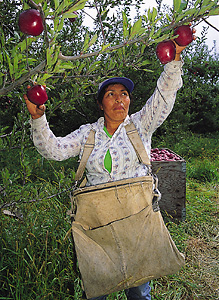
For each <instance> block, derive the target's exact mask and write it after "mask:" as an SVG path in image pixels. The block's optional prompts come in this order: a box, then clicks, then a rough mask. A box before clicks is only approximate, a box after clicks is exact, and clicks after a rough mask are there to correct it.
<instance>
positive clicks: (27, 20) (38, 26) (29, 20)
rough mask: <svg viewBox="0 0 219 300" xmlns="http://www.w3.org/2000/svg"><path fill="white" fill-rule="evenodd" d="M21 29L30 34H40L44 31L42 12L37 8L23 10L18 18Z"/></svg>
mask: <svg viewBox="0 0 219 300" xmlns="http://www.w3.org/2000/svg"><path fill="white" fill-rule="evenodd" d="M18 26H19V28H20V30H21V31H22V32H23V33H25V34H28V35H33V36H38V35H40V34H41V32H42V31H43V21H42V18H41V15H40V12H39V11H38V10H36V9H28V10H25V11H23V12H22V13H21V14H20V16H19V20H18Z"/></svg>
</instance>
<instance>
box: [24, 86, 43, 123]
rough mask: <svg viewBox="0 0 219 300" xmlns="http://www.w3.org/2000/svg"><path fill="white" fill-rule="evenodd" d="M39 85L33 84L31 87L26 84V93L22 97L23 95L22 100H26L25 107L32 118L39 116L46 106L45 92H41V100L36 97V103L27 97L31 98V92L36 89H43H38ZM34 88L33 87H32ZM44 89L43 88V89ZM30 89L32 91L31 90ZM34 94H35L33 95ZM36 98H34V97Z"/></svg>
mask: <svg viewBox="0 0 219 300" xmlns="http://www.w3.org/2000/svg"><path fill="white" fill-rule="evenodd" d="M38 87H39V85H35V86H33V87H32V88H31V87H30V86H27V89H28V91H27V95H26V94H25V95H24V96H23V97H24V100H25V102H26V105H27V109H28V111H29V113H30V114H31V117H32V119H38V118H40V117H42V115H43V114H44V112H45V110H46V107H45V105H44V103H45V102H46V100H47V99H48V97H47V94H45V93H46V92H45V93H44V92H43V97H44V98H42V99H41V100H39V99H38V101H36V102H37V103H34V101H33V99H32V101H30V100H31V99H29V98H28V97H30V98H31V95H32V96H33V92H34V91H35V93H36V91H37V90H38V91H41V90H43V89H44V87H43V86H42V87H43V89H38ZM34 88H35V89H34ZM44 90H45V89H44ZM31 91H32V92H31ZM35 96H36V95H35ZM35 100H36V99H35Z"/></svg>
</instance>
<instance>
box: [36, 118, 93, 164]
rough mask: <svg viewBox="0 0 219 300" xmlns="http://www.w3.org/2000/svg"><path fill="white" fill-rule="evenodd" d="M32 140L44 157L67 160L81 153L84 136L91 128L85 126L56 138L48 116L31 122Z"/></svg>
mask: <svg viewBox="0 0 219 300" xmlns="http://www.w3.org/2000/svg"><path fill="white" fill-rule="evenodd" d="M30 123H31V127H32V128H31V129H32V139H33V142H34V145H35V146H36V148H37V150H38V151H39V152H40V154H41V155H42V156H44V157H45V158H47V159H52V160H58V161H61V160H65V159H68V158H70V157H75V156H77V155H78V154H79V153H80V150H81V145H82V143H83V139H84V136H85V135H86V133H89V129H90V126H89V124H88V125H83V126H81V127H80V128H79V129H78V130H75V131H73V132H72V133H70V134H68V135H67V136H65V137H56V136H55V135H54V134H53V132H52V131H51V130H50V128H49V124H48V122H47V120H46V116H45V115H43V116H42V117H40V118H38V119H36V120H31V121H30Z"/></svg>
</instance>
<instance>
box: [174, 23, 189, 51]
mask: <svg viewBox="0 0 219 300" xmlns="http://www.w3.org/2000/svg"><path fill="white" fill-rule="evenodd" d="M174 35H179V36H178V37H177V38H175V42H176V43H177V44H178V45H179V46H187V45H188V44H190V43H191V42H192V41H193V32H192V29H191V27H190V26H189V25H182V26H179V27H178V28H176V29H175V30H174Z"/></svg>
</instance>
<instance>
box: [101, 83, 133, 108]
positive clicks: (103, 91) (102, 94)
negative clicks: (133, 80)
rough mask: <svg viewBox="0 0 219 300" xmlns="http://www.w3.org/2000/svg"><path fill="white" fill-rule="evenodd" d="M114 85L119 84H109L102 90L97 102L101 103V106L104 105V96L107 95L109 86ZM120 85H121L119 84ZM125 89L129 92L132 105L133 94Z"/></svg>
mask: <svg viewBox="0 0 219 300" xmlns="http://www.w3.org/2000/svg"><path fill="white" fill-rule="evenodd" d="M114 84H117V83H113V84H112V83H109V84H108V85H106V86H105V87H104V88H103V89H102V90H101V92H100V93H99V95H98V97H97V102H98V103H99V104H102V101H103V97H104V95H105V93H106V89H107V88H108V86H109V85H114ZM118 84H120V83H118ZM124 88H125V90H126V91H127V92H128V94H129V98H130V103H132V100H133V98H132V94H131V93H130V92H129V90H128V89H127V88H126V87H125V86H124Z"/></svg>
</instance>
